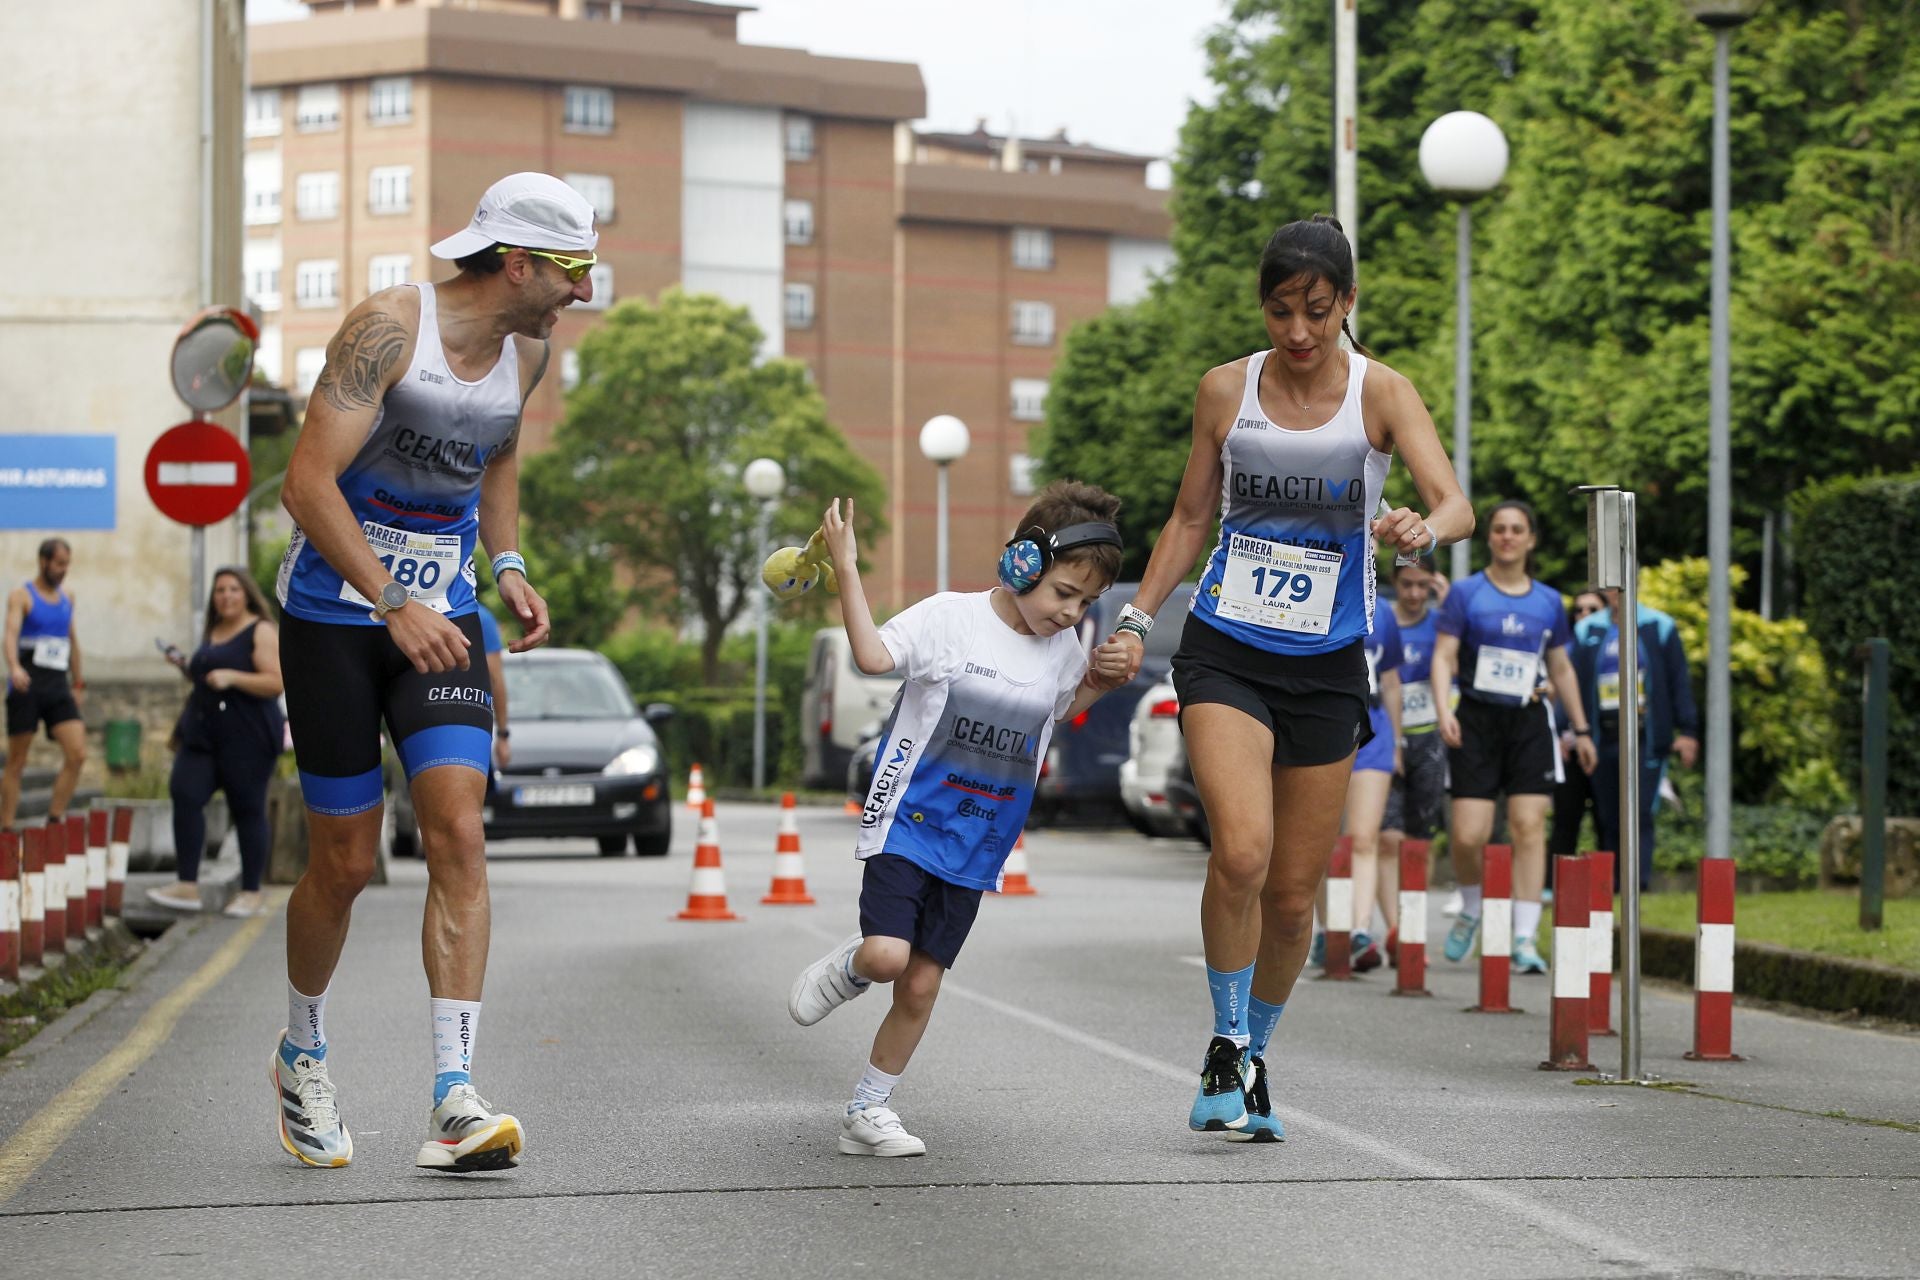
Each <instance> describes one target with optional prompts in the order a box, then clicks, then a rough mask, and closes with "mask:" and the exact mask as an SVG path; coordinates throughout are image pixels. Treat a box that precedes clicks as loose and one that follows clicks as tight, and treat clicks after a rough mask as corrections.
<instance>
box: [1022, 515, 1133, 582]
mask: <svg viewBox="0 0 1920 1280" xmlns="http://www.w3.org/2000/svg"><path fill="white" fill-rule="evenodd" d="M1121 545H1123V544H1122V543H1121V541H1120V529H1119V526H1117V525H1111V524H1108V523H1106V522H1105V521H1095V522H1093V523H1090V524H1070V525H1068V526H1067V527H1066V528H1064V529H1061V530H1059V531H1058V532H1056V533H1048V532H1047V531H1046V530H1045V529H1042V528H1041V527H1040V526H1039V525H1034V526H1032V527H1031V528H1029V529H1027V530H1026V532H1025V533H1023V534H1021V533H1017V534H1015V535H1014V536H1013V537H1012V539H1011V540H1009V541H1008V543H1007V549H1006V550H1005V551H1003V552H1001V553H1000V585H1001V586H1003V587H1005V588H1006V589H1007V590H1009V591H1011V592H1013V594H1015V595H1017V596H1023V595H1025V594H1027V592H1029V591H1031V590H1033V589H1034V588H1035V587H1037V586H1039V585H1040V579H1042V578H1044V577H1046V576H1047V570H1049V569H1051V568H1053V562H1054V560H1055V559H1057V558H1058V557H1059V555H1060V553H1061V552H1062V551H1071V550H1073V549H1074V548H1075V547H1089V546H1109V547H1118V546H1121Z"/></svg>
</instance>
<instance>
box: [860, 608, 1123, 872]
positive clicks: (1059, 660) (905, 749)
mask: <svg viewBox="0 0 1920 1280" xmlns="http://www.w3.org/2000/svg"><path fill="white" fill-rule="evenodd" d="M991 598H992V593H991V592H988V591H979V592H968V593H960V592H951V591H950V592H947V593H945V594H942V595H936V596H930V597H928V598H927V599H925V600H922V601H921V602H920V603H919V604H916V605H914V606H913V607H912V608H910V609H908V610H906V611H905V612H904V613H901V614H900V615H899V616H898V617H895V618H894V619H893V620H891V621H890V622H888V623H887V624H886V625H885V626H884V627H882V628H880V638H881V640H882V641H884V642H885V644H886V646H887V652H888V653H890V654H892V655H893V663H894V671H895V672H896V673H897V674H899V675H900V676H902V677H904V678H905V681H906V683H905V684H904V685H902V686H901V691H900V701H899V704H898V705H897V706H895V708H894V711H893V716H892V718H891V719H890V720H889V721H888V722H887V728H886V732H885V733H884V734H883V735H882V737H881V742H880V751H879V754H878V755H876V756H875V757H874V768H873V783H872V785H871V786H870V787H869V788H868V790H867V803H866V807H865V808H864V809H862V810H861V813H860V838H859V841H858V842H857V843H856V844H855V846H854V854H855V856H856V857H858V858H860V859H862V860H865V859H867V858H871V857H873V856H874V855H875V854H879V853H891V854H896V855H898V856H899V857H902V858H905V859H907V860H908V861H909V862H912V863H914V864H916V865H917V866H919V867H921V868H922V869H923V870H926V871H928V872H930V873H931V874H933V875H936V876H938V877H940V878H941V879H942V880H945V881H947V882H948V883H949V884H956V885H960V886H962V887H964V888H969V889H998V888H999V887H1000V873H1001V869H1002V867H1003V866H1004V865H1005V864H1006V860H1007V855H1008V854H1009V853H1010V852H1012V850H1013V842H1014V840H1015V838H1016V837H1018V836H1019V834H1020V832H1021V829H1022V828H1024V827H1025V826H1026V823H1027V811H1028V810H1029V809H1030V808H1031V807H1032V805H1033V789H1034V783H1035V781H1036V780H1037V779H1038V777H1039V774H1040V761H1041V760H1042V759H1044V758H1045V756H1046V752H1047V743H1048V741H1049V740H1050V739H1051V738H1052V736H1053V722H1054V721H1055V720H1056V719H1057V718H1058V717H1060V716H1061V715H1063V714H1064V713H1065V712H1066V710H1067V708H1068V706H1069V705H1071V704H1072V702H1073V696H1074V692H1075V690H1077V689H1078V688H1079V686H1080V681H1081V680H1082V679H1083V678H1084V677H1085V676H1086V673H1087V653H1086V650H1085V648H1084V647H1083V642H1082V640H1081V638H1080V636H1079V635H1078V633H1076V632H1073V631H1062V632H1059V633H1057V634H1055V635H1051V636H1023V635H1021V634H1019V633H1018V632H1016V631H1015V630H1014V629H1013V628H1012V627H1010V626H1008V625H1007V624H1006V623H1005V622H1003V621H1001V619H1000V616H999V615H998V614H996V613H995V612H994V611H993V604H992V602H991Z"/></svg>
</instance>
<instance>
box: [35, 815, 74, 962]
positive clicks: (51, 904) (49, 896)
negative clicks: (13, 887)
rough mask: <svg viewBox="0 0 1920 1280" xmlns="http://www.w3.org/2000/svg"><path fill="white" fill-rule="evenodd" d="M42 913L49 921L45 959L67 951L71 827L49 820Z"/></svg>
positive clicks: (43, 863)
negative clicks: (68, 865) (68, 862)
mask: <svg viewBox="0 0 1920 1280" xmlns="http://www.w3.org/2000/svg"><path fill="white" fill-rule="evenodd" d="M41 848H42V849H43V850H44V851H45V856H44V857H43V858H42V859H41V863H40V865H41V867H42V868H43V869H44V873H43V875H42V877H41V880H40V887H41V896H40V905H41V916H42V919H44V920H45V921H46V946H45V948H44V949H43V951H42V958H43V959H44V957H46V956H64V955H65V954H67V827H66V824H65V823H58V824H54V823H49V824H48V825H47V826H46V827H45V828H43V829H42V831H41Z"/></svg>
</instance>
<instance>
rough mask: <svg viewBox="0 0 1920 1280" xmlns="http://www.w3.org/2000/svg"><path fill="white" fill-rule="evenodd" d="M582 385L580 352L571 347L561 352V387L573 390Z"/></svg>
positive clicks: (564, 389)
mask: <svg viewBox="0 0 1920 1280" xmlns="http://www.w3.org/2000/svg"><path fill="white" fill-rule="evenodd" d="M579 385H580V353H579V352H578V351H575V350H573V349H571V348H569V349H567V350H565V351H562V352H561V353H560V389H561V390H562V391H571V390H573V389H574V388H575V387H577V386H579Z"/></svg>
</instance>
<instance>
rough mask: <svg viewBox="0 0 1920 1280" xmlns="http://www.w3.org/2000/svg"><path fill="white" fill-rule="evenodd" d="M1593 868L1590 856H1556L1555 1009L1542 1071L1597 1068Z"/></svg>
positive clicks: (1554, 891)
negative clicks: (1590, 1039) (1591, 1052)
mask: <svg viewBox="0 0 1920 1280" xmlns="http://www.w3.org/2000/svg"><path fill="white" fill-rule="evenodd" d="M1589 872H1590V868H1589V867H1588V865H1587V860H1586V859H1585V858H1568V857H1561V858H1555V859H1554V870H1553V979H1552V980H1553V1011H1552V1014H1551V1016H1550V1018H1549V1022H1548V1028H1547V1060H1546V1061H1545V1062H1542V1063H1541V1064H1540V1069H1541V1070H1542V1071H1591V1070H1593V1063H1591V1062H1589V1061H1587V992H1588V991H1589V990H1590V989H1591V987H1592V982H1593V974H1592V971H1591V970H1592V966H1591V965H1590V964H1589V963H1588V962H1587V920H1588V912H1589V910H1590V908H1589V907H1588V905H1587V904H1588V902H1589V901H1591V891H1590V890H1589V888H1588V880H1587V877H1588V874H1589Z"/></svg>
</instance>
